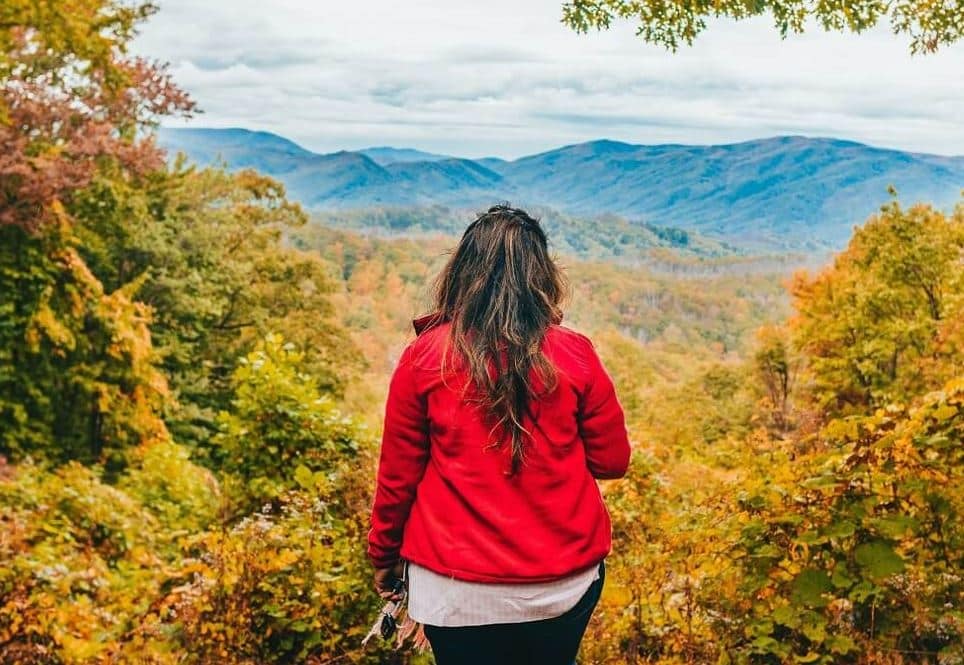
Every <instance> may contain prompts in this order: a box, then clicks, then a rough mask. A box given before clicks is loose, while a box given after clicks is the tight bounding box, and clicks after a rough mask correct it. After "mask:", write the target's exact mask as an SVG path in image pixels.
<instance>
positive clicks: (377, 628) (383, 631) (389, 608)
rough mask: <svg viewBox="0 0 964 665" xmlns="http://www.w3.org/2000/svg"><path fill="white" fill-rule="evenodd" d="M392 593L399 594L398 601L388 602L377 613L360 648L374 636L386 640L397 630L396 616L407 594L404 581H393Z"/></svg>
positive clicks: (403, 604)
mask: <svg viewBox="0 0 964 665" xmlns="http://www.w3.org/2000/svg"><path fill="white" fill-rule="evenodd" d="M392 593H394V594H401V596H402V597H401V598H400V599H399V600H390V601H388V602H387V603H385V605H384V606H383V607H382V609H381V611H380V612H379V613H378V618H377V619H375V623H374V624H373V625H372V628H371V630H370V631H368V635H366V636H365V639H363V640H362V646H364V645H365V644H367V643H368V640H370V639H371V638H372V637H374V636H375V635H376V634H377V635H381V636H382V639H384V640H387V639H389V638H391V636H392V635H394V634H395V631H396V630H398V615H399V614H400V613H401V611H402V608H403V607H404V606H405V599H406V596H407V592H406V591H405V581H404V580H395V582H394V584H392Z"/></svg>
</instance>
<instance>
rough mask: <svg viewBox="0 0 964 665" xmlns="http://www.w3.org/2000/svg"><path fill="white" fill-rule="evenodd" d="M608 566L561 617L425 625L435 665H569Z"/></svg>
mask: <svg viewBox="0 0 964 665" xmlns="http://www.w3.org/2000/svg"><path fill="white" fill-rule="evenodd" d="M605 578H606V566H605V564H603V563H600V564H599V579H598V580H596V581H595V582H593V583H592V585H591V586H590V587H589V589H587V590H586V593H585V594H583V596H582V598H580V599H579V602H578V603H576V605H575V606H574V607H573V608H572V609H570V610H569V611H568V612H566V613H565V614H561V615H560V616H557V617H553V618H552V619H542V620H540V621H526V622H524V623H503V624H489V625H485V626H465V627H458V628H447V627H443V626H428V625H426V626H425V636H426V637H427V638H428V641H429V642H430V643H431V644H432V652H433V653H434V654H435V662H436V663H437V664H438V665H483V664H484V665H513V664H515V663H518V664H519V665H523V664H525V665H528V664H529V663H539V664H540V665H573V663H575V661H576V654H577V653H578V652H579V643H580V642H581V641H582V636H583V633H585V632H586V625H587V624H588V623H589V617H590V616H592V612H593V610H594V609H595V607H596V603H598V602H599V595H600V594H601V593H602V588H603V582H604V581H605Z"/></svg>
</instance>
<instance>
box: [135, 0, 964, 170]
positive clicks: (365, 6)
mask: <svg viewBox="0 0 964 665" xmlns="http://www.w3.org/2000/svg"><path fill="white" fill-rule="evenodd" d="M157 4H158V5H159V6H160V11H159V12H158V14H156V15H155V16H154V17H152V18H151V19H150V20H149V21H148V23H147V24H145V25H144V27H143V28H142V31H141V34H140V35H139V36H138V38H137V40H136V42H135V52H136V53H138V54H140V55H144V56H147V57H150V58H152V59H158V60H161V61H164V62H168V63H170V69H171V72H172V73H173V75H174V78H175V80H176V81H177V82H178V83H179V84H180V85H181V87H183V88H185V89H186V90H188V91H189V92H190V93H191V94H192V96H193V97H194V99H195V100H196V101H197V102H198V104H199V106H200V108H201V109H202V110H203V113H201V114H199V115H197V116H195V117H194V118H193V119H192V120H190V121H189V122H188V123H187V124H188V126H194V127H245V128H249V129H257V130H264V131H270V132H274V133H277V134H280V135H282V136H285V137H287V138H289V139H292V140H294V141H296V142H297V143H299V144H301V145H302V146H304V147H306V148H308V149H310V150H314V151H316V152H332V151H336V150H342V149H345V150H355V149H359V148H364V147H369V146H384V145H390V146H395V147H410V148H418V149H421V150H428V151H431V152H440V153H444V154H450V155H457V156H463V157H483V156H497V157H503V158H515V157H519V156H521V155H525V154H532V153H536V152H541V151H544V150H549V149H552V148H555V147H558V146H561V145H567V144H572V143H579V142H581V141H588V140H594V139H599V138H608V139H613V140H619V141H626V142H629V143H643V144H652V143H687V144H718V143H731V142H736V141H743V140H749V139H754V138H763V137H768V136H775V135H782V134H801V135H807V136H832V137H837V138H844V139H851V140H855V141H861V142H864V143H869V144H872V145H877V146H883V147H891V148H898V149H902V150H910V151H916V152H932V153H937V154H945V155H964V42H962V43H958V44H955V45H953V46H951V47H945V49H944V50H943V51H941V52H939V53H938V54H936V55H918V56H912V55H911V54H910V50H909V47H908V38H906V37H895V36H893V35H891V34H890V32H889V31H888V29H887V28H886V26H885V27H881V28H880V29H875V30H874V31H872V32H868V33H864V34H861V35H853V34H850V33H848V34H836V33H825V32H823V31H822V30H820V29H817V28H815V29H812V30H810V31H808V32H806V33H804V34H803V35H791V36H790V37H788V38H787V39H786V40H781V39H780V37H779V34H778V33H777V31H776V30H775V29H773V27H772V25H771V23H770V21H769V20H768V19H766V18H760V19H754V20H752V21H743V22H736V21H715V22H713V23H712V24H711V25H710V26H709V28H708V30H707V31H706V32H705V33H703V34H702V35H701V36H700V37H698V38H697V41H696V43H695V44H694V45H693V46H692V47H685V46H684V47H682V48H681V49H680V50H679V51H677V52H676V53H671V52H668V51H666V50H665V49H664V48H662V47H659V46H655V45H651V44H647V43H645V42H643V40H642V39H640V38H638V37H636V36H635V34H634V32H635V28H634V26H633V25H632V24H631V23H629V22H615V23H614V24H613V27H612V29H611V30H609V31H603V32H591V33H589V34H583V35H580V34H576V33H573V32H572V31H571V30H569V29H568V28H566V27H565V26H564V25H562V23H561V22H560V18H561V16H562V11H561V4H562V0H485V1H484V2H483V1H481V0H434V1H427V0H406V1H405V2H398V1H397V0H354V1H353V2H345V1H344V0H338V1H335V0H321V1H312V2H309V1H307V0H306V1H303V2H293V1H289V0H258V1H253V0H205V1H204V2H197V1H196V0H157ZM165 124H166V125H168V126H184V125H185V123H184V122H183V121H174V122H166V123H165Z"/></svg>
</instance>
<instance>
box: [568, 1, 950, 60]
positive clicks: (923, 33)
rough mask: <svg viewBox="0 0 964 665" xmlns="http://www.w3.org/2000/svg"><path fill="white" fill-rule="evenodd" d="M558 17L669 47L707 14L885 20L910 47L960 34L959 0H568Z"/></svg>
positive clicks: (788, 22) (698, 28)
mask: <svg viewBox="0 0 964 665" xmlns="http://www.w3.org/2000/svg"><path fill="white" fill-rule="evenodd" d="M562 11H563V16H562V22H563V23H565V24H566V25H567V26H569V27H570V28H572V29H573V30H575V31H577V32H587V31H588V30H590V29H591V28H596V29H598V30H605V29H608V28H609V27H610V25H611V24H612V22H613V21H614V20H617V19H628V20H633V21H636V22H638V27H637V30H636V34H638V35H639V36H641V37H642V38H643V39H645V40H646V41H648V42H652V43H654V44H659V45H661V46H665V47H666V48H668V49H671V50H673V51H675V50H676V49H677V48H679V46H680V45H681V44H687V45H689V44H692V43H693V40H694V39H696V37H697V36H698V35H699V34H700V33H701V32H703V30H705V29H706V26H707V20H708V19H711V18H723V17H725V18H733V19H747V18H750V17H753V16H762V15H765V14H768V15H770V17H771V18H772V19H773V22H774V25H775V27H776V28H777V30H779V31H780V35H781V36H783V37H786V36H787V34H789V33H791V32H798V33H799V32H803V30H804V28H805V27H806V25H807V22H808V21H811V20H812V21H815V22H816V23H817V24H818V25H820V26H821V27H822V28H823V29H824V30H828V31H829V30H832V31H845V30H849V31H851V32H862V31H864V30H866V29H868V28H871V27H873V26H875V25H877V24H878V23H880V22H881V21H884V20H889V22H890V27H891V29H892V30H893V32H894V33H895V34H898V35H905V36H907V37H909V38H910V40H911V42H910V48H911V51H912V52H914V53H930V52H933V51H936V50H938V49H939V48H940V47H941V46H946V45H948V44H951V43H953V42H956V41H957V40H958V39H960V38H961V37H962V36H964V6H962V5H961V2H960V0H947V1H945V2H930V1H929V0H840V1H839V2H814V1H813V0H766V1H764V2H749V1H748V0H696V1H695V2H694V1H690V0H570V2H566V3H565V4H563V6H562Z"/></svg>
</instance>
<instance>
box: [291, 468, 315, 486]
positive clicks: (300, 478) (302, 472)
mask: <svg viewBox="0 0 964 665" xmlns="http://www.w3.org/2000/svg"><path fill="white" fill-rule="evenodd" d="M295 482H296V483H298V484H299V485H300V486H301V487H303V488H304V489H306V490H307V489H311V488H312V487H314V485H315V476H314V474H313V473H311V469H309V468H308V467H306V466H305V465H304V464H299V465H298V467H297V468H296V469H295Z"/></svg>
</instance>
